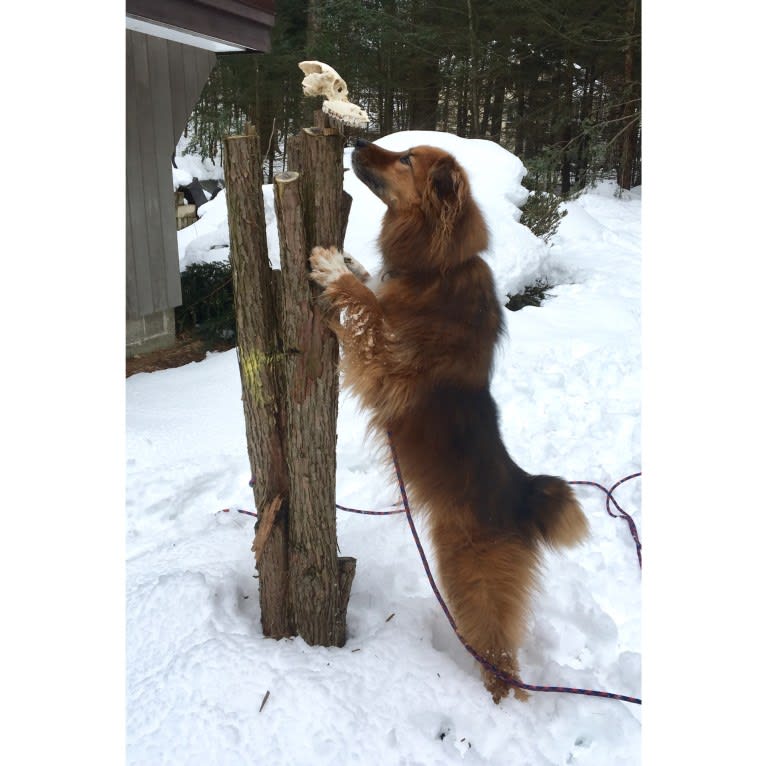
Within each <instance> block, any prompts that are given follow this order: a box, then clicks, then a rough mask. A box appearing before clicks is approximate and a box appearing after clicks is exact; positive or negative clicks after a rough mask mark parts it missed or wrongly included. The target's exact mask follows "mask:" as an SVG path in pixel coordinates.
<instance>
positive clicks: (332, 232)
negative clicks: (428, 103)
mask: <svg viewBox="0 0 766 766" xmlns="http://www.w3.org/2000/svg"><path fill="white" fill-rule="evenodd" d="M327 132H329V133H330V135H325V133H327ZM291 141H292V143H289V152H290V154H289V159H290V162H291V165H296V166H298V167H300V168H301V172H300V173H298V172H288V173H283V174H279V175H277V177H276V178H275V183H274V199H275V208H276V214H277V223H278V227H279V237H280V259H281V271H272V270H271V269H270V267H269V261H268V253H267V247H266V233H265V220H264V213H263V197H262V191H261V180H262V179H261V164H260V152H259V147H258V138H257V135H256V134H255V131H248V134H247V135H245V136H235V137H231V138H229V139H227V140H226V155H225V156H226V165H225V172H226V179H227V203H228V207H229V229H230V236H231V240H230V241H231V260H232V272H233V275H234V293H235V307H236V314H237V332H238V354H239V360H240V374H241V377H242V381H243V402H244V405H245V422H246V429H247V441H248V454H249V456H250V463H251V469H252V472H253V476H254V492H255V498H256V505H257V507H258V514H259V520H258V524H257V525H256V536H255V541H254V544H253V549H254V551H255V552H256V557H257V558H256V565H257V567H258V572H259V577H260V602H261V615H262V625H263V631H264V635H267V636H271V637H275V638H279V637H282V636H288V635H294V634H296V633H297V634H298V635H300V636H301V637H302V638H304V640H305V641H306V642H307V643H309V644H321V645H324V646H342V645H343V644H344V643H345V640H346V607H347V605H348V599H349V594H350V590H351V582H352V579H353V575H354V569H355V563H356V562H355V560H354V559H349V558H342V559H338V556H337V537H336V530H335V441H336V432H337V413H338V371H337V363H338V344H337V340H336V338H335V336H334V334H332V333H331V332H330V331H329V330H328V329H327V328H326V325H325V322H324V318H323V315H322V312H321V310H320V308H319V307H318V306H317V305H316V302H315V300H314V299H315V297H316V292H318V289H317V288H315V287H314V286H313V285H312V284H311V283H310V282H309V279H308V253H309V251H310V249H311V246H313V245H314V244H322V245H336V246H338V247H342V245H343V242H342V232H343V231H344V228H345V221H344V218H343V214H342V210H343V190H342V183H343V165H342V152H343V139H342V137H341V136H340V135H339V134H338V132H337V131H327V130H320V129H317V130H314V129H311V130H305V131H302V132H301V134H299V136H297V137H295V140H294V141H293V140H292V139H291ZM345 209H346V215H347V211H348V204H347V203H346V208H345Z"/></svg>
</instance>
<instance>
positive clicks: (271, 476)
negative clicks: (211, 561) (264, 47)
mask: <svg viewBox="0 0 766 766" xmlns="http://www.w3.org/2000/svg"><path fill="white" fill-rule="evenodd" d="M224 148H225V151H224V173H225V175H226V204H227V207H228V217H229V237H230V240H229V241H230V245H231V248H230V260H231V270H232V281H233V286H234V306H235V313H236V321H237V357H238V359H239V372H240V377H241V379H242V403H243V405H244V409H245V429H246V433H247V451H248V455H249V458H250V470H251V473H252V476H253V478H254V484H253V493H254V497H255V504H256V507H257V508H258V511H259V513H260V515H261V517H260V518H259V520H258V524H257V526H256V530H257V532H258V534H257V536H256V540H255V543H254V549H255V548H256V547H259V548H260V550H259V553H260V555H259V557H258V561H257V566H258V572H259V577H260V603H261V622H262V625H263V632H264V635H266V636H271V637H273V638H281V637H283V636H290V635H293V631H292V627H291V625H290V620H289V613H288V609H287V574H288V572H287V511H288V508H289V497H288V479H287V474H288V470H287V464H286V462H285V455H284V450H283V446H282V431H283V430H284V414H283V412H282V411H281V409H280V407H279V399H280V391H279V388H280V386H279V376H278V375H276V374H275V372H276V367H277V364H278V362H279V358H280V353H281V342H280V339H279V336H278V333H277V325H276V321H275V317H276V315H277V301H278V290H277V275H276V274H275V273H273V272H272V270H271V268H270V267H269V258H268V248H267V245H266V225H265V217H264V209H263V189H262V178H261V156H260V148H259V145H258V136H257V134H256V132H255V131H254V130H252V129H248V130H247V132H246V134H245V135H242V136H231V137H229V138H227V139H226V140H225V141H224Z"/></svg>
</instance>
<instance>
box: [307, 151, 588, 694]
mask: <svg viewBox="0 0 766 766" xmlns="http://www.w3.org/2000/svg"><path fill="white" fill-rule="evenodd" d="M352 164H353V168H354V172H355V173H356V175H357V176H358V177H359V179H360V180H361V181H363V182H364V183H365V184H366V185H367V186H368V187H369V188H370V189H371V190H372V191H373V192H374V193H375V194H376V195H377V196H378V197H380V199H382V200H383V202H385V203H386V205H387V207H388V209H387V210H386V213H385V216H384V218H383V228H382V231H381V234H380V239H379V242H380V248H381V251H382V255H383V273H382V281H381V283H380V287H379V288H378V289H377V292H373V291H372V290H370V289H369V288H368V287H367V286H366V285H365V284H363V282H362V281H360V279H358V278H357V276H355V274H354V273H353V272H352V270H350V269H349V267H348V264H347V262H344V257H343V255H342V254H340V253H339V252H338V251H337V250H335V249H334V248H333V249H329V250H328V249H325V248H314V250H313V252H312V254H311V265H312V269H313V270H312V273H311V276H312V278H313V279H314V280H315V281H316V282H317V283H319V284H320V285H323V286H324V287H325V292H324V294H323V295H324V297H325V298H326V299H327V301H328V302H329V304H330V306H331V307H332V308H334V309H336V310H337V311H335V312H331V316H334V317H335V319H333V320H331V325H332V326H333V328H334V330H335V331H336V333H337V334H338V337H339V339H340V341H341V343H342V346H343V351H344V354H343V368H344V375H345V384H346V385H348V386H350V387H351V388H352V390H353V391H354V392H355V393H356V395H357V396H358V397H359V399H360V400H361V402H362V403H363V405H364V406H365V407H366V408H367V409H368V410H369V411H370V413H371V424H372V426H373V428H374V429H375V430H377V432H378V433H380V434H385V433H386V432H387V431H390V433H391V438H392V441H393V444H394V447H395V449H396V452H397V454H398V457H399V461H400V464H401V470H402V474H403V477H404V481H405V483H406V485H407V489H408V492H409V494H410V496H411V499H412V501H413V507H414V508H417V509H422V510H425V511H427V514H428V520H429V527H430V532H431V537H432V540H433V544H434V548H435V551H436V556H437V563H438V573H439V579H440V582H441V585H442V587H443V590H444V595H445V597H446V599H447V603H448V604H449V607H450V609H451V611H452V614H453V616H454V618H455V621H456V622H457V626H458V630H459V631H460V634H461V635H462V636H463V638H464V639H465V640H466V641H467V642H468V643H469V644H470V645H471V646H473V648H474V649H476V650H477V651H478V652H480V653H481V654H482V655H484V656H485V657H486V658H487V659H488V660H489V661H490V662H492V663H493V664H494V665H496V666H497V667H499V668H501V669H502V670H504V671H506V672H507V673H509V674H510V675H512V676H513V677H515V678H518V672H519V669H518V663H517V659H516V650H517V649H518V647H519V646H520V645H521V642H522V640H523V637H524V633H525V625H526V615H527V609H528V603H529V597H530V595H531V591H532V589H533V587H534V586H535V582H536V575H537V570H538V564H539V559H540V549H541V546H542V545H543V544H547V545H549V546H567V545H573V544H575V543H577V542H579V541H581V540H582V539H583V538H584V537H585V536H586V535H587V531H588V525H587V521H586V519H585V516H584V515H583V513H582V510H581V509H580V506H579V504H578V503H577V501H576V500H575V498H574V495H573V494H572V492H571V490H570V488H569V486H568V485H567V484H566V482H564V481H563V480H562V479H559V478H556V477H553V476H532V475H530V474H528V473H526V472H525V471H523V470H522V469H521V468H519V466H517V465H516V463H514V462H513V460H512V459H511V457H510V456H509V455H508V453H507V451H506V449H505V447H504V446H503V442H502V440H501V437H500V431H499V427H498V413H497V407H496V405H495V402H494V400H493V399H492V396H491V395H490V392H489V379H490V374H491V370H492V358H493V354H494V349H495V345H496V343H497V340H498V336H499V334H500V332H501V329H502V319H501V311H502V309H501V308H500V304H499V302H498V299H497V297H496V293H495V286H494V282H493V279H492V274H491V272H490V269H489V267H488V266H487V264H486V263H485V262H484V260H482V258H481V257H480V256H479V253H481V252H482V251H483V250H485V249H486V247H487V244H488V235H487V227H486V224H485V223H484V219H483V217H482V215H481V212H480V211H479V208H478V207H477V205H476V203H475V202H474V200H473V197H472V196H471V190H470V186H469V183H468V178H467V176H466V174H465V171H464V170H463V169H462V168H461V167H460V165H459V164H458V163H457V162H456V160H455V158H454V157H452V155H450V154H447V153H446V152H444V151H441V150H440V149H437V148H434V147H431V146H418V147H415V148H413V149H410V150H409V151H406V152H390V151H386V150H384V149H381V148H380V147H378V146H375V145H373V144H370V143H368V142H367V141H363V140H359V141H357V144H356V149H355V151H354V153H353V157H352ZM341 312H342V313H341ZM482 673H483V677H484V683H485V685H486V687H487V689H489V691H490V692H491V693H492V698H493V699H494V701H495V702H498V701H499V700H500V699H502V698H503V697H504V696H505V695H507V694H508V690H509V685H508V684H507V683H505V682H504V681H502V680H501V679H498V678H497V677H496V676H494V675H493V674H492V673H491V672H489V671H487V670H485V669H482ZM514 693H515V694H516V696H517V697H519V698H520V699H524V698H525V697H526V696H527V695H526V693H525V692H524V691H522V690H520V689H517V688H515V689H514Z"/></svg>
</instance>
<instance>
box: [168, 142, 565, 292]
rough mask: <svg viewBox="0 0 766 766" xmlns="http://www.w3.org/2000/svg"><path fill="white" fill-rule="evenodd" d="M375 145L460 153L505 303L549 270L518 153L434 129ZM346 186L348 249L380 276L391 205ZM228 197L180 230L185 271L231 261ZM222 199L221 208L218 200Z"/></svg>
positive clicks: (269, 219)
mask: <svg viewBox="0 0 766 766" xmlns="http://www.w3.org/2000/svg"><path fill="white" fill-rule="evenodd" d="M376 143H378V144H379V145H380V146H382V147H384V148H385V149H390V150H392V151H398V150H404V149H406V148H408V147H410V146H416V145H418V144H429V145H431V146H438V147H440V148H442V149H444V150H445V151H448V152H451V153H452V154H454V155H455V157H456V158H457V160H458V162H460V164H461V165H462V166H463V167H464V168H465V170H466V172H467V173H468V176H469V179H470V181H471V187H472V190H473V194H474V197H475V199H476V201H477V203H478V204H479V207H480V208H481V210H482V212H483V213H484V217H485V219H486V221H487V225H488V227H489V231H490V246H489V249H488V250H487V252H486V253H485V254H484V258H485V259H486V260H487V262H488V263H489V265H490V266H491V267H492V270H493V272H494V275H495V280H496V286H497V290H498V296H499V298H500V300H501V301H502V302H503V303H504V302H505V296H506V295H508V294H513V293H516V292H519V291H521V290H522V289H523V288H524V286H525V285H531V284H533V283H534V281H535V279H537V278H538V277H540V276H542V275H543V274H545V273H546V269H547V268H548V257H549V254H550V251H549V249H548V247H547V246H546V245H545V243H544V242H542V241H541V240H540V239H538V238H537V237H535V236H534V234H532V232H531V231H530V230H529V229H528V228H527V227H526V226H523V225H522V224H520V223H519V218H520V216H521V210H520V208H521V206H522V205H523V204H524V202H525V201H526V199H527V196H528V192H527V190H526V189H525V188H524V187H523V186H522V185H521V179H522V178H523V177H524V175H525V174H526V169H525V168H524V166H523V165H522V163H521V161H520V160H519V158H518V157H516V156H515V155H513V154H511V153H510V152H509V151H507V150H506V149H503V148H502V147H501V146H499V145H498V144H495V143H493V142H491V141H484V140H480V139H468V138H459V137H458V136H453V135H451V134H448V133H439V132H435V131H403V132H400V133H393V134H391V135H390V136H386V137H384V138H382V139H380V140H379V141H377V142H376ZM351 151H352V150H351V149H347V150H346V152H345V167H347V168H350V167H351V161H350V155H351ZM190 164H191V163H190ZM343 186H344V188H345V190H346V191H347V192H348V193H349V194H350V195H351V196H352V197H353V198H354V202H353V204H352V206H351V214H350V216H349V222H348V229H347V231H346V242H345V248H346V250H348V252H350V253H351V254H352V255H354V257H355V258H357V259H358V260H359V261H361V262H362V263H363V264H364V265H365V266H366V267H367V269H368V270H369V271H370V272H373V273H374V272H375V271H377V270H378V268H379V266H380V252H379V250H378V246H377V238H378V234H379V233H380V223H381V220H382V218H383V213H384V212H385V205H384V204H383V203H382V202H381V201H380V200H379V199H378V198H377V197H376V196H375V195H374V194H373V193H372V192H371V191H370V190H369V189H368V188H367V187H366V186H365V185H364V184H363V183H361V181H359V180H358V179H357V178H356V176H355V175H354V174H353V172H352V171H351V170H348V172H346V174H345V176H344V181H343ZM263 189H264V205H265V212H266V234H267V239H268V247H269V259H270V261H271V264H272V267H273V268H279V237H278V234H277V224H276V218H275V215H274V193H273V188H272V187H271V186H268V185H267V186H264V187H263ZM224 199H225V197H224V196H223V195H222V194H221V193H219V194H218V195H217V196H216V198H215V200H212V201H211V202H209V203H207V204H206V205H203V206H202V207H201V208H200V215H204V222H203V221H199V222H197V223H196V224H194V225H193V226H190V227H188V228H187V229H182V230H181V231H180V232H178V253H179V260H180V265H181V270H183V269H185V268H186V266H187V265H188V264H190V263H196V262H209V261H213V260H226V259H227V258H228V257H229V250H228V246H229V233H228V224H227V218H226V206H225V204H223V201H224ZM219 200H220V203H219V205H213V203H214V202H217V201H219ZM203 211H204V213H203Z"/></svg>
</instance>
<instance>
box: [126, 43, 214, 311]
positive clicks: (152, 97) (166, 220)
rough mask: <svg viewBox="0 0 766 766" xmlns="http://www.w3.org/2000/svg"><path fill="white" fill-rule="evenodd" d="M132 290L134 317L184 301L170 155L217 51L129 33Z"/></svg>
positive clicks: (129, 272) (129, 273)
mask: <svg viewBox="0 0 766 766" xmlns="http://www.w3.org/2000/svg"><path fill="white" fill-rule="evenodd" d="M126 42H127V44H126V79H127V82H126V97H127V103H126V132H127V136H126V149H127V163H126V167H127V179H126V200H127V206H126V208H127V209H126V212H127V228H128V232H127V237H126V251H127V264H126V277H127V278H126V290H127V300H126V306H127V315H128V318H129V319H137V318H138V317H141V316H146V315H148V314H153V313H155V312H157V311H162V310H164V309H168V308H172V307H174V306H178V305H179V304H180V303H181V280H180V275H179V271H178V245H177V239H176V226H175V207H174V198H173V179H172V171H171V157H172V156H173V152H174V150H175V146H176V143H177V142H178V139H179V138H180V136H181V133H182V132H183V129H184V127H185V125H186V120H187V118H188V116H189V114H190V112H191V110H192V108H193V107H194V104H195V102H196V101H197V98H199V94H200V92H201V91H202V88H203V86H204V84H205V82H206V80H207V77H208V75H209V74H210V71H211V70H212V68H213V65H214V64H215V54H214V53H211V52H210V51H203V50H199V49H197V48H192V47H190V46H186V45H181V44H179V43H174V42H170V41H167V40H163V39H159V38H156V37H150V36H148V35H143V34H140V33H138V32H133V31H128V32H127V41H126Z"/></svg>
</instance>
